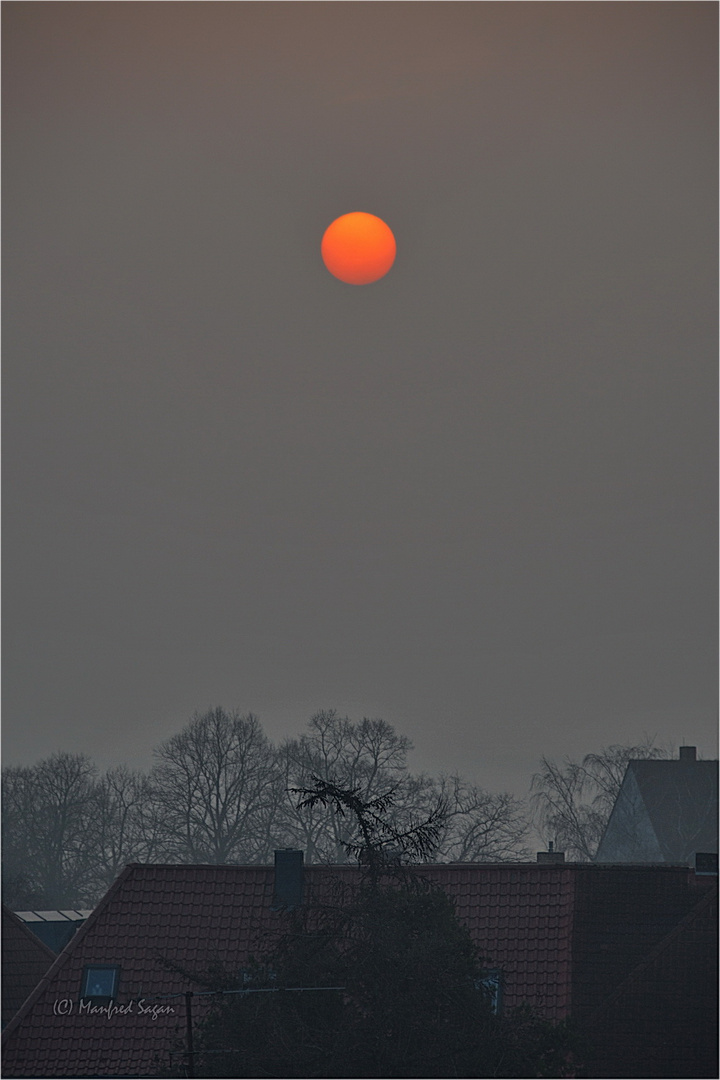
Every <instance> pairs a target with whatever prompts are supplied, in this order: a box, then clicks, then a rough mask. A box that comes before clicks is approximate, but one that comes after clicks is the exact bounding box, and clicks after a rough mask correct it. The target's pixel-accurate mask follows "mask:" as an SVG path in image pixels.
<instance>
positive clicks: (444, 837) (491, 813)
mask: <svg viewBox="0 0 720 1080" xmlns="http://www.w3.org/2000/svg"><path fill="white" fill-rule="evenodd" d="M437 788H438V794H439V797H440V799H441V800H442V803H443V805H444V807H445V812H444V815H443V823H442V829H441V831H440V834H439V836H438V844H437V853H436V857H437V859H438V861H441V862H520V861H522V860H525V859H528V858H529V857H530V851H529V848H528V847H527V846H526V844H525V841H526V840H527V836H528V833H529V831H530V823H529V821H528V818H527V815H526V813H525V807H524V805H523V803H522V802H521V801H520V800H519V799H516V798H515V797H514V796H513V795H509V794H508V793H507V792H500V793H498V794H493V793H491V792H489V791H484V790H483V789H482V788H480V787H478V786H477V785H476V784H470V783H468V782H467V781H466V780H464V779H463V778H462V777H461V776H458V775H457V773H455V774H454V775H452V776H441V777H440V781H439V783H438V785H437Z"/></svg>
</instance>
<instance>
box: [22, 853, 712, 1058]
mask: <svg viewBox="0 0 720 1080" xmlns="http://www.w3.org/2000/svg"><path fill="white" fill-rule="evenodd" d="M415 869H416V871H417V873H418V874H420V875H421V876H422V877H424V878H426V879H428V880H429V881H432V882H435V883H436V884H437V885H439V886H441V887H442V888H443V889H444V890H445V891H446V892H447V893H448V895H450V896H451V897H452V898H453V899H454V900H455V905H456V910H457V913H458V916H459V917H460V919H461V920H462V921H463V922H464V923H465V924H466V925H467V926H468V927H469V929H470V931H471V933H472V936H473V938H474V939H475V941H476V942H477V944H478V945H479V947H480V951H481V952H482V954H483V955H484V956H485V957H486V960H487V965H488V967H494V968H499V969H501V971H502V973H503V977H504V1002H505V1006H506V1007H508V1008H512V1007H513V1006H514V1005H516V1004H519V1003H521V1002H524V1001H526V1002H529V1003H530V1004H531V1005H534V1006H535V1007H536V1008H537V1009H538V1010H539V1011H540V1012H541V1013H542V1014H543V1015H545V1016H546V1017H548V1018H549V1019H554V1020H556V1019H560V1018H562V1017H564V1016H567V1015H569V1014H570V1013H571V1012H572V1013H573V1014H576V1015H577V1016H579V1017H580V1018H581V1019H582V1018H583V1017H586V1016H589V1015H590V1013H591V1012H592V1011H593V1010H594V1009H597V1008H598V1007H599V1006H600V1005H601V1004H602V1002H603V1001H604V1000H605V998H607V997H608V996H609V995H610V994H611V993H613V992H614V991H615V990H616V989H617V988H618V986H620V985H621V984H622V983H623V981H624V980H626V979H627V978H628V977H629V976H630V975H631V973H632V971H633V970H634V969H635V968H636V967H637V965H638V964H639V963H640V962H641V961H642V960H643V958H644V957H645V956H647V955H648V954H649V953H650V951H651V950H652V949H654V948H656V947H657V946H658V945H659V944H660V943H661V942H662V941H663V939H664V938H666V937H667V935H668V934H670V933H672V931H673V930H674V929H675V928H676V927H677V925H678V923H679V922H680V921H681V920H682V919H683V918H684V917H685V916H686V915H688V914H689V913H690V912H691V911H692V910H693V909H694V908H695V906H696V905H697V903H698V902H699V900H700V899H701V898H702V896H704V895H705V893H707V892H708V890H711V889H713V888H715V887H716V886H715V879H713V878H703V877H696V876H695V875H694V874H693V873H692V872H691V871H689V870H688V869H687V868H686V867H669V866H656V867H625V866H623V867H616V866H613V867H598V866H591V865H573V864H557V863H554V864H537V863H525V864H497V865H491V864H450V865H438V866H421V867H416V868H415ZM358 873H359V870H358V868H357V867H354V866H308V867H305V869H304V901H305V902H308V901H310V900H312V899H313V897H319V896H322V895H323V893H325V894H327V890H328V888H329V886H330V884H331V883H333V882H335V883H337V882H339V883H341V884H342V883H343V882H344V883H348V884H349V883H352V882H354V881H357V878H358ZM274 895H275V872H274V870H273V868H272V867H267V866H142V865H134V866H129V867H127V868H126V869H125V871H124V872H123V873H122V874H121V875H120V877H119V878H118V879H117V881H116V882H115V884H114V885H113V886H112V888H111V889H110V891H109V892H108V894H107V895H106V896H105V898H104V899H103V900H102V902H101V903H100V904H99V906H98V907H97V908H96V909H95V911H94V912H93V913H92V915H91V916H90V918H89V919H88V921H87V922H86V923H85V924H84V926H83V927H81V929H80V930H79V931H78V933H77V934H76V935H75V937H74V938H73V939H72V941H71V942H70V944H69V945H68V946H67V948H66V949H65V950H64V952H63V953H62V954H61V955H60V956H59V957H58V958H57V960H56V961H55V963H54V965H53V967H52V968H51V969H50V971H49V972H48V974H47V977H46V978H45V979H44V980H43V981H42V983H41V984H40V986H38V987H37V989H36V990H35V992H34V993H33V995H32V996H31V998H30V999H29V1000H28V1002H26V1004H25V1006H24V1007H23V1008H22V1009H21V1011H20V1013H19V1014H18V1015H17V1016H16V1017H15V1018H14V1020H13V1021H12V1022H11V1023H10V1024H9V1025H8V1028H7V1029H6V1031H5V1034H4V1038H3V1043H4V1075H5V1076H7V1077H15V1076H17V1077H20V1076H25V1077H61V1076H74V1077H82V1076H94V1077H138V1076H152V1075H154V1074H157V1072H158V1070H159V1069H165V1070H167V1069H168V1068H169V1069H171V1070H172V1069H173V1068H175V1069H178V1070H181V1063H182V1056H181V1055H182V1051H183V1049H184V1047H185V1042H184V1040H185V1034H186V1028H185V1024H186V1017H185V999H184V996H183V995H184V993H185V992H186V991H187V990H190V989H194V990H195V991H198V990H199V989H200V987H198V986H197V985H195V986H193V985H192V984H190V983H189V981H188V980H187V979H186V978H185V977H184V976H183V975H180V974H178V973H177V972H176V971H174V970H172V967H173V965H174V966H175V967H176V968H177V967H182V968H184V969H185V970H188V969H189V970H193V971H202V970H206V969H207V968H208V966H209V965H211V964H212V963H213V962H218V963H221V964H222V965H223V966H224V967H225V968H226V969H227V968H229V969H231V970H232V969H235V970H237V971H238V972H239V970H240V969H241V968H242V967H243V965H244V964H246V963H247V961H248V959H249V957H250V955H251V954H253V953H254V954H256V955H257V954H258V952H259V951H261V949H262V946H263V942H264V941H265V940H267V935H269V934H272V933H273V932H274V931H276V930H277V929H278V928H279V927H281V926H282V925H283V921H284V919H285V915H284V914H283V912H282V910H279V909H278V908H277V907H275V906H274V902H273V901H274ZM86 965H117V966H119V968H120V972H119V984H118V988H117V992H116V1002H115V1004H116V1005H117V1006H120V1007H121V1009H122V1011H120V1009H119V1010H118V1011H117V1012H114V1013H113V1015H112V1016H110V1017H108V1016H107V1014H106V1013H92V1012H90V1011H89V1010H88V1009H87V1008H81V1006H80V1004H79V1001H80V993H81V983H82V979H83V972H84V969H85V967H86ZM711 993H712V992H711ZM163 995H175V996H174V997H169V996H163ZM208 1001H209V998H207V997H205V998H203V997H201V996H196V997H195V998H194V1002H193V1011H194V1016H195V1017H196V1018H199V1017H200V1016H201V1015H202V1011H203V1007H204V1006H205V1007H206V1006H207V1003H208ZM173 1055H176V1056H173ZM177 1055H179V1056H177ZM620 1068H621V1071H619V1072H617V1073H614V1074H613V1073H607V1074H606V1075H618V1076H623V1075H626V1074H625V1073H623V1072H622V1066H620ZM171 1075H179V1072H171ZM676 1075H678V1076H680V1075H689V1076H690V1075H692V1076H696V1077H698V1076H701V1075H704V1074H702V1073H699V1072H697V1071H691V1072H689V1073H687V1074H683V1073H677V1074H676Z"/></svg>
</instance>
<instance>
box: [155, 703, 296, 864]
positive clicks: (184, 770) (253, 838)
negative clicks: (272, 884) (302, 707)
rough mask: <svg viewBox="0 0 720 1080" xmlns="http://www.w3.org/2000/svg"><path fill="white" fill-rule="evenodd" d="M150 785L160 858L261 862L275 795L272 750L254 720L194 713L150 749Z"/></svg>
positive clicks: (266, 857)
mask: <svg viewBox="0 0 720 1080" xmlns="http://www.w3.org/2000/svg"><path fill="white" fill-rule="evenodd" d="M155 755H156V758H157V764H156V765H155V766H154V768H153V769H152V772H151V775H150V781H151V785H152V796H153V801H154V805H155V807H156V808H157V813H158V818H159V820H160V823H161V826H162V832H163V844H164V847H165V852H164V857H167V858H170V859H172V860H177V861H180V862H199V863H208V862H209V863H227V862H234V863H237V862H250V863H253V862H267V861H270V859H271V858H272V843H273V841H272V836H273V827H272V822H273V818H274V813H275V809H276V807H277V805H278V802H279V801H280V800H281V798H282V794H283V793H282V789H281V787H280V783H281V774H280V770H279V769H278V764H277V755H276V752H275V749H274V747H273V746H272V745H271V743H270V742H269V740H268V739H267V738H266V736H265V734H264V733H263V731H262V728H261V726H260V721H259V720H258V718H257V717H256V716H253V715H252V714H251V713H249V714H248V715H247V716H241V715H240V714H239V713H238V712H233V713H226V712H225V711H224V710H223V709H220V708H217V709H212V710H211V711H210V712H207V713H205V714H204V715H199V714H196V715H195V716H194V717H193V719H192V720H191V721H190V723H189V724H187V726H186V727H185V728H184V730H183V731H181V732H180V733H179V734H178V735H174V736H173V737H172V738H170V739H168V740H167V741H166V742H164V743H162V744H161V745H160V746H159V747H158V748H157V749H156V751H155Z"/></svg>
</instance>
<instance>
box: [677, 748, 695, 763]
mask: <svg viewBox="0 0 720 1080" xmlns="http://www.w3.org/2000/svg"><path fill="white" fill-rule="evenodd" d="M679 749H680V760H681V761H695V756H696V750H697V746H681V747H680V748H679Z"/></svg>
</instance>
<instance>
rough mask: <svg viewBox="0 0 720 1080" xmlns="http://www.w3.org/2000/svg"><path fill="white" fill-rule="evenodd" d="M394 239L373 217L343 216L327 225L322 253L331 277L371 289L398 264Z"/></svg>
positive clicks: (381, 222)
mask: <svg viewBox="0 0 720 1080" xmlns="http://www.w3.org/2000/svg"><path fill="white" fill-rule="evenodd" d="M396 250H397V249H396V245H395V237H394V236H393V234H392V231H391V230H390V229H389V228H388V226H387V225H386V224H385V222H384V221H383V220H382V219H381V218H379V217H375V215H374V214H363V213H361V212H359V211H357V212H355V213H353V214H343V216H342V217H339V218H336V219H335V221H333V223H332V225H328V227H327V229H326V230H325V235H324V236H323V238H322V244H321V245H320V251H321V253H322V257H323V262H324V263H325V265H326V266H327V268H328V270H329V271H330V273H331V274H334V275H335V277H336V278H340V280H341V281H345V282H347V284H348V285H369V283H370V282H371V281H377V280H378V278H381V277H384V276H385V274H387V272H388V270H389V269H390V267H391V266H392V264H393V263H394V262H395V252H396Z"/></svg>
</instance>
